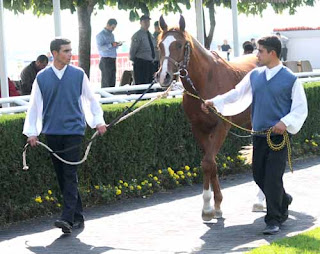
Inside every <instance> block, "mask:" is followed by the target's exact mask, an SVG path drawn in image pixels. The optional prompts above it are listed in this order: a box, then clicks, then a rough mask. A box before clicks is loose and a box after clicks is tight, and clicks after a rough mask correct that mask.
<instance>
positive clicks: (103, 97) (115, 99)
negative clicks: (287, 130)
mask: <svg viewBox="0 0 320 254" xmlns="http://www.w3.org/2000/svg"><path fill="white" fill-rule="evenodd" d="M295 75H296V76H298V78H299V79H300V80H301V82H303V83H305V82H315V81H320V70H316V71H313V72H299V73H295ZM148 87H149V84H145V85H134V86H129V85H125V86H120V87H108V88H99V89H95V94H97V96H99V102H100V103H102V104H107V103H123V102H130V101H133V100H136V99H137V98H139V96H140V95H141V93H142V92H143V91H144V90H145V89H147V88H148ZM175 87H178V88H179V87H180V89H176V90H174V91H171V92H169V97H179V96H181V95H182V84H181V83H179V82H176V83H175ZM160 89H161V86H160V85H159V84H157V83H156V84H154V85H153V87H152V89H151V92H149V93H147V94H145V95H144V97H143V99H144V100H146V99H151V98H154V97H156V96H157V95H158V94H159V93H160V92H159V90H160ZM135 91H136V93H134V92H135ZM29 99H30V95H24V96H15V97H9V98H0V105H6V104H8V103H9V104H10V106H9V107H4V108H0V114H11V113H20V112H26V111H27V109H28V104H29Z"/></svg>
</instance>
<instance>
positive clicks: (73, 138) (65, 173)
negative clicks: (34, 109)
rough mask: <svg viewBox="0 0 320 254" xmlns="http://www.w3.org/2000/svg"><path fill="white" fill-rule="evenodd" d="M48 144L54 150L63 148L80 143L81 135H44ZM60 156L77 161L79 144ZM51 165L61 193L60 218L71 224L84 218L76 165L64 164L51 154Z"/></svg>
mask: <svg viewBox="0 0 320 254" xmlns="http://www.w3.org/2000/svg"><path fill="white" fill-rule="evenodd" d="M46 139H47V144H48V146H49V147H50V148H51V149H52V150H54V151H57V150H63V149H66V148H68V147H71V146H74V145H80V144H81V142H82V139H83V136H80V135H46ZM58 155H59V156H60V157H62V158H63V159H65V160H68V161H78V160H79V157H80V146H79V147H77V148H75V149H73V150H71V151H67V152H65V153H59V154H58ZM51 159H52V163H53V167H54V169H55V171H56V175H57V179H58V183H59V186H60V190H61V193H62V195H63V211H62V215H61V219H63V220H66V221H68V222H69V223H71V224H73V222H74V221H75V220H78V221H81V220H84V217H83V215H82V212H83V209H82V201H81V198H80V194H79V191H78V175H77V166H72V165H68V164H65V163H63V162H61V161H60V160H58V159H57V158H56V157H54V156H53V155H51Z"/></svg>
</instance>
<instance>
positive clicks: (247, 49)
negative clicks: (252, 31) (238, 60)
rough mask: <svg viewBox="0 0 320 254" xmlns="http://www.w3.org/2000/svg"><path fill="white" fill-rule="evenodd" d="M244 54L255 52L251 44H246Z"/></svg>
mask: <svg viewBox="0 0 320 254" xmlns="http://www.w3.org/2000/svg"><path fill="white" fill-rule="evenodd" d="M243 51H244V54H251V53H252V52H253V46H252V44H251V43H246V44H244V45H243Z"/></svg>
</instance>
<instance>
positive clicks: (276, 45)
mask: <svg viewBox="0 0 320 254" xmlns="http://www.w3.org/2000/svg"><path fill="white" fill-rule="evenodd" d="M258 44H259V45H261V46H263V47H264V48H266V50H267V51H268V53H270V51H272V50H274V51H275V52H276V53H277V57H278V58H280V54H281V42H280V40H279V38H278V37H277V36H274V35H271V36H266V37H262V38H261V39H259V40H258Z"/></svg>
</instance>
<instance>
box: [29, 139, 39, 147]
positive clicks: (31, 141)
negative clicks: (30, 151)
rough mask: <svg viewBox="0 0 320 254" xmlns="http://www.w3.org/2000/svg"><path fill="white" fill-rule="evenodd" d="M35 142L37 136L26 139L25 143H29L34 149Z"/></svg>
mask: <svg viewBox="0 0 320 254" xmlns="http://www.w3.org/2000/svg"><path fill="white" fill-rule="evenodd" d="M37 141H38V137H37V136H30V137H28V139H27V142H28V143H29V145H30V146H32V147H35V146H36V145H38V144H37Z"/></svg>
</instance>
